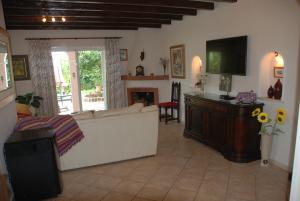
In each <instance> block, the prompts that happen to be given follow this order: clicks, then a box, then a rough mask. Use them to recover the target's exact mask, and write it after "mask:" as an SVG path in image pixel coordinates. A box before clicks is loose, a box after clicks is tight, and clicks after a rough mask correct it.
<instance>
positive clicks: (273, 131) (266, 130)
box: [252, 108, 287, 166]
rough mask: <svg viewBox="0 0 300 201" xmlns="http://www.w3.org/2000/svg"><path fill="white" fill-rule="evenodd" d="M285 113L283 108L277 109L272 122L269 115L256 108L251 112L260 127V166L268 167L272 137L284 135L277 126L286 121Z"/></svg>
mask: <svg viewBox="0 0 300 201" xmlns="http://www.w3.org/2000/svg"><path fill="white" fill-rule="evenodd" d="M286 114H287V113H286V111H285V110H284V109H283V108H277V113H276V116H275V119H274V120H272V119H271V118H270V117H269V114H268V113H266V112H262V111H261V109H260V108H256V109H255V110H254V111H253V112H252V117H256V118H257V121H259V122H260V123H261V124H262V125H261V129H260V132H259V134H260V135H261V143H260V150H261V165H262V166H268V165H269V158H270V154H271V148H272V140H273V136H274V135H279V134H281V133H284V132H283V131H282V130H281V129H279V128H278V125H283V124H284V122H285V119H286Z"/></svg>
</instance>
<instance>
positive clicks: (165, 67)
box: [163, 66, 167, 75]
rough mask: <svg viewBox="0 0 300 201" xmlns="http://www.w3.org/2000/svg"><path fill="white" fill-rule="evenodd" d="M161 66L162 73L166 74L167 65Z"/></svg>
mask: <svg viewBox="0 0 300 201" xmlns="http://www.w3.org/2000/svg"><path fill="white" fill-rule="evenodd" d="M163 68H164V75H166V69H167V66H163Z"/></svg>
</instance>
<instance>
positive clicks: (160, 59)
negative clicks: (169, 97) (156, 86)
mask: <svg viewBox="0 0 300 201" xmlns="http://www.w3.org/2000/svg"><path fill="white" fill-rule="evenodd" d="M168 63H169V59H168V58H166V57H164V58H162V57H161V58H159V64H160V65H162V66H163V68H164V75H166V68H167V65H168Z"/></svg>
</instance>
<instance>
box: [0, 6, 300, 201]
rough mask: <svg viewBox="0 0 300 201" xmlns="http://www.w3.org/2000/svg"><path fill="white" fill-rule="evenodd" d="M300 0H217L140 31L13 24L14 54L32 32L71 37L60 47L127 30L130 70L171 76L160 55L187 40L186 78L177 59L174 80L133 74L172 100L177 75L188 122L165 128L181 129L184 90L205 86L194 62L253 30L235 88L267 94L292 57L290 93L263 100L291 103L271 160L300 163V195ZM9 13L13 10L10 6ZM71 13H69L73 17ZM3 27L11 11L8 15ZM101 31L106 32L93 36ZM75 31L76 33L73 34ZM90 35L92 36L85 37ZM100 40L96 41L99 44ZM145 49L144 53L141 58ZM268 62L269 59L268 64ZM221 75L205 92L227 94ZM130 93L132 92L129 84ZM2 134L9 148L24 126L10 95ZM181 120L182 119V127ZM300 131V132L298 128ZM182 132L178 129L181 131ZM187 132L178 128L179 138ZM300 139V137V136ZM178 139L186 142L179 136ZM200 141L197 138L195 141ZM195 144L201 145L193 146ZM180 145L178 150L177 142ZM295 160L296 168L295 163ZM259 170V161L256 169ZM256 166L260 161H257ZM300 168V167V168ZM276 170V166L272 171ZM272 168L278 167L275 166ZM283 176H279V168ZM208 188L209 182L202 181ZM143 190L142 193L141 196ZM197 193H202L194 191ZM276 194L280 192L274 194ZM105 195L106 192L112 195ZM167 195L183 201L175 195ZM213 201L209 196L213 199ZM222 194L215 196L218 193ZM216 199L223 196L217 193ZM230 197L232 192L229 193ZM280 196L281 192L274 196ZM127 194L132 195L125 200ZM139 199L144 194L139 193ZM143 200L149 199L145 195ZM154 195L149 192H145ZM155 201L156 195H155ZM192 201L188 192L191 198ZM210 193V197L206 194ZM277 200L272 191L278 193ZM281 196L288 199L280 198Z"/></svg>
mask: <svg viewBox="0 0 300 201" xmlns="http://www.w3.org/2000/svg"><path fill="white" fill-rule="evenodd" d="M299 8H300V2H299V1H297V0H293V1H292V0H291V1H283V0H276V1H274V0H263V1H261V0H252V1H246V0H238V1H237V2H231V3H229V2H226V1H224V2H215V8H214V10H199V11H198V13H197V16H184V17H183V20H178V21H177V20H172V22H171V24H170V25H162V27H161V28H139V29H138V30H88V29H87V30H13V29H7V31H8V33H9V35H10V39H11V47H12V55H28V54H29V51H30V49H29V46H28V40H26V39H28V38H65V39H61V40H53V41H52V45H53V46H54V47H76V48H80V47H95V46H96V47H100V48H101V47H104V39H99V38H101V37H120V49H127V51H128V59H127V61H122V62H121V63H122V67H123V71H122V74H123V75H128V74H129V73H130V74H132V75H135V73H136V66H138V65H142V66H143V67H144V74H145V75H149V76H150V74H154V75H163V74H164V69H163V67H162V66H161V65H160V63H159V60H160V58H164V57H165V58H168V59H170V47H172V46H175V45H182V44H183V45H184V47H185V72H184V73H185V78H183V79H182V78H173V77H172V76H171V69H170V65H168V67H167V71H166V72H167V73H166V74H167V75H169V79H168V80H160V81H155V80H154V81H153V80H152V81H151V80H145V81H141V82H137V81H130V80H129V81H125V82H126V84H125V85H126V87H132V88H133V87H148V88H157V89H158V91H159V99H158V101H159V102H166V101H170V97H171V84H172V82H180V83H181V101H180V104H181V105H180V108H181V111H180V112H181V115H180V116H181V123H180V124H177V123H176V122H170V123H168V125H164V124H163V123H161V124H160V125H159V129H160V133H161V132H170V133H167V134H166V135H167V136H169V135H170V134H171V133H175V132H176V130H177V132H181V133H180V135H181V136H182V135H183V127H184V123H185V118H184V117H185V109H184V108H185V102H184V95H183V94H186V93H189V92H191V91H197V90H198V89H196V88H195V87H194V85H195V80H194V77H195V74H194V72H193V69H192V61H193V59H194V57H195V56H199V57H200V59H201V61H202V67H203V71H204V72H205V70H204V69H205V66H206V62H207V61H206V42H207V41H210V40H215V39H222V38H230V37H237V36H245V35H246V36H248V47H247V64H246V76H235V75H234V76H233V77H232V87H231V92H230V95H232V96H236V95H237V94H238V93H239V92H249V91H251V90H253V91H254V92H255V93H256V94H257V96H258V97H267V93H268V88H269V87H270V85H272V86H273V85H274V84H275V82H276V81H277V79H274V78H273V69H272V70H271V71H270V73H269V71H266V70H264V69H265V68H266V66H267V65H270V63H271V62H272V59H274V52H278V53H279V54H280V55H281V56H282V58H283V60H284V78H282V79H281V81H282V85H283V92H282V97H281V100H274V99H267V98H262V99H260V101H261V102H263V103H264V104H265V105H264V108H263V110H264V111H265V112H267V113H268V114H270V115H273V114H274V111H276V108H284V109H285V110H286V111H287V114H288V116H287V119H286V121H285V123H284V125H283V126H281V129H282V130H283V132H284V134H280V135H278V136H274V137H273V143H272V151H271V156H270V159H271V160H270V161H271V162H270V163H271V166H272V167H276V168H279V169H280V170H282V171H286V172H288V173H290V172H291V171H292V170H293V175H292V176H293V180H292V181H293V183H292V189H293V190H292V194H293V195H292V197H291V200H292V201H293V200H295V201H296V200H298V199H299V196H300V195H299V194H300V192H299V185H297V182H298V184H299V181H297V175H299V173H297V167H299V159H297V157H298V158H299V155H298V156H297V153H296V155H295V146H296V138H297V136H296V133H297V121H298V104H299V84H298V82H299V79H298V75H299V72H298V68H299V52H300V51H299V38H300V37H299V36H300V29H299V26H300V23H299V19H300V14H299ZM4 12H5V11H4ZM67 20H68V19H67ZM1 22H2V24H3V25H2V27H5V25H4V18H3V19H2V21H1ZM95 37H98V39H93V38H95ZM66 38H74V39H71V40H70V39H66ZM80 38H90V39H80ZM95 44H96V45H95ZM142 52H143V54H144V59H143V60H141V59H140V55H141V53H142ZM266 63H267V64H266ZM219 79H220V78H219V75H217V74H208V77H207V80H206V84H205V91H206V92H210V93H214V94H218V95H219V94H225V93H226V92H223V91H220V90H219ZM15 89H16V94H17V95H23V94H25V93H28V92H32V90H33V85H32V82H31V80H24V81H16V82H15ZM125 92H126V91H125ZM0 119H1V121H0V125H1V129H2V134H1V135H0V142H1V145H0V147H1V149H2V147H3V143H4V142H5V141H6V139H7V138H8V136H9V135H10V134H11V133H12V131H13V129H14V127H15V125H16V109H15V103H14V102H10V103H9V104H7V105H6V106H5V107H2V108H1V111H0ZM180 125H181V126H180ZM298 132H299V131H298ZM177 134H178V133H177ZM178 137H179V135H176V138H178ZM298 141H299V137H298ZM175 143H178V142H177V141H176V142H175ZM192 143H193V142H192ZM192 146H194V145H192ZM298 149H299V148H298ZM174 150H176V149H174ZM293 167H294V168H293ZM249 169H250V170H249V171H251V168H249ZM253 169H255V168H253ZM298 169H299V168H298ZM2 172H6V167H5V164H4V159H3V157H2V156H1V173H2ZM266 172H268V171H266ZM270 172H272V171H270ZM272 176H273V177H276V176H277V175H276V174H274V175H272ZM200 188H201V187H200ZM137 197H138V196H137ZM191 197H192V198H189V199H191V200H201V198H199V197H197V196H196V195H195V196H191ZM271 197H272V196H271ZM104 199H105V198H104ZM163 199H165V200H176V199H175V198H173V197H170V196H169V197H168V196H167V195H166V196H165V197H164V198H163ZM206 199H207V200H208V199H209V198H206ZM210 199H211V200H214V198H210ZM215 199H216V198H215ZM225 199H226V198H224V200H225ZM230 199H231V200H249V201H250V200H267V198H265V197H264V199H262V198H260V197H259V195H258V194H257V192H256V194H255V196H254V198H253V197H251V196H249V197H244V199H243V196H241V197H238V196H237V197H233V198H231V197H227V200H230ZM272 199H273V200H275V198H274V197H272ZM124 200H125V199H124ZM136 200H138V199H137V198H136ZM141 200H142V199H141ZM145 200H146V199H145ZM150 200H151V199H150ZM186 200H188V198H186ZM202 200H204V198H202ZM270 200H271V198H270ZM278 200H282V199H281V198H278Z"/></svg>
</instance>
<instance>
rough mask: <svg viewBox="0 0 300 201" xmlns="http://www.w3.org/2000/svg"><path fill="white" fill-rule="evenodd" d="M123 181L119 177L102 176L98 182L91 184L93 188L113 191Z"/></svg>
mask: <svg viewBox="0 0 300 201" xmlns="http://www.w3.org/2000/svg"><path fill="white" fill-rule="evenodd" d="M121 181H122V179H121V178H118V177H113V176H109V175H101V176H100V177H98V178H97V180H95V181H94V182H93V183H92V184H91V186H94V187H97V188H103V189H108V190H111V189H113V188H114V187H116V186H117V185H118V184H119V183H121Z"/></svg>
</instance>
